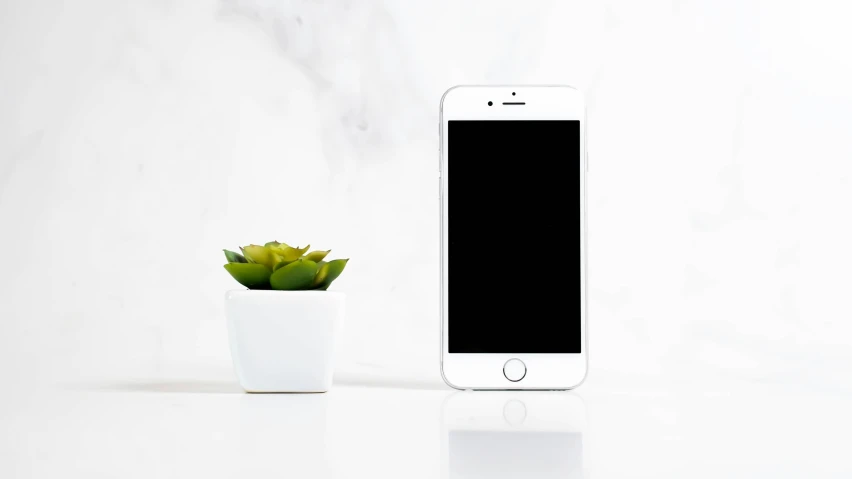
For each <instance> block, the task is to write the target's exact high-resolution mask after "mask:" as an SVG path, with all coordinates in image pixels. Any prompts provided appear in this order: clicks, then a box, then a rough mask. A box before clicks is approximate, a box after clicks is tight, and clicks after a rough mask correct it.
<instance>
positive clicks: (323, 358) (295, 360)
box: [225, 290, 346, 393]
mask: <svg viewBox="0 0 852 479" xmlns="http://www.w3.org/2000/svg"><path fill="white" fill-rule="evenodd" d="M345 302H346V295H345V294H343V293H336V292H329V291H255V290H239V291H228V292H227V293H226V294H225V316H226V318H227V321H228V336H229V338H230V343H231V359H232V360H233V362H234V370H235V371H236V373H237V378H238V379H239V381H240V385H241V386H242V387H243V389H245V390H246V391H247V392H253V393H277V392H281V393H283V392H326V391H328V389H329V388H330V387H331V379H332V374H333V372H334V361H333V359H334V344H335V340H336V337H337V335H338V333H339V332H340V330H341V328H342V326H343V315H344V307H345Z"/></svg>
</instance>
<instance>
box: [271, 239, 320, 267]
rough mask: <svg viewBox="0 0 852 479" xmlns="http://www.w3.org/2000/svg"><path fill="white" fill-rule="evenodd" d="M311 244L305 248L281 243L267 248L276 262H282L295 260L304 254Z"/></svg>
mask: <svg viewBox="0 0 852 479" xmlns="http://www.w3.org/2000/svg"><path fill="white" fill-rule="evenodd" d="M310 247H311V245H307V246H305V247H304V248H293V247H292V246H287V245H286V244H284V243H280V244H278V245H273V246H267V247H266V249H267V250H268V251H269V252H270V253H271V254H273V255H275V256H274V258H275V260H276V261H275V262H276V263H280V262H282V261H287V262H293V261H296V260H297V259H299V258H301V257H302V255H303V254H305V252H306V251H308V249H310Z"/></svg>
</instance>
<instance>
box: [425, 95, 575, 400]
mask: <svg viewBox="0 0 852 479" xmlns="http://www.w3.org/2000/svg"><path fill="white" fill-rule="evenodd" d="M585 118H586V115H585V106H584V101H583V95H582V94H581V93H580V92H579V91H578V90H577V89H575V88H571V87H567V86H457V87H454V88H450V89H449V90H447V92H446V93H444V97H443V98H442V99H441V123H440V124H441V140H440V173H439V174H440V179H439V195H440V203H441V260H440V263H441V324H442V334H441V336H442V341H441V374H442V376H443V378H444V381H445V382H446V383H447V384H448V385H450V386H451V387H454V388H457V389H571V388H574V387H577V386H578V385H580V384H581V383H582V382H583V380H584V379H585V377H586V372H587V369H588V368H587V364H588V347H587V342H586V240H585V238H586V202H585V194H586V170H587V168H588V162H587V156H586V141H585V138H586V134H585V132H586V119H585ZM450 183H452V188H450V186H451V185H450ZM451 189H452V190H453V194H452V201H450V190H451ZM574 208H577V209H574ZM572 210H573V211H574V212H573V213H572V212H571V211H572ZM578 212H579V213H578ZM574 235H578V236H574ZM578 237H579V240H578ZM578 246H579V247H578ZM574 248H577V249H574ZM574 255H577V256H574ZM578 270H579V271H578ZM578 273H579V281H577V278H578V277H577V276H574V275H576V274H578ZM571 278H574V279H573V280H572V279H571ZM571 298H574V299H571Z"/></svg>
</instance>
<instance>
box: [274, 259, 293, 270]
mask: <svg viewBox="0 0 852 479" xmlns="http://www.w3.org/2000/svg"><path fill="white" fill-rule="evenodd" d="M290 263H292V261H279V262H277V263H275V266H273V267H272V271H273V272H275V271H278V270H279V269H281V268H283V267H285V266H287V265H288V264H290Z"/></svg>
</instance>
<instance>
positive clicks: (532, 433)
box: [441, 391, 586, 479]
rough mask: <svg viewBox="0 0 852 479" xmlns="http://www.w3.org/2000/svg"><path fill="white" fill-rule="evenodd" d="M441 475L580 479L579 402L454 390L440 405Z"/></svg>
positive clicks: (582, 418)
mask: <svg viewBox="0 0 852 479" xmlns="http://www.w3.org/2000/svg"><path fill="white" fill-rule="evenodd" d="M441 412H442V422H443V432H442V462H443V468H444V477H447V478H449V479H461V478H466V479H467V478H496V479H499V478H509V477H511V478H526V477H535V478H543V479H546V478H551V477H554V478H555V477H559V478H562V479H573V478H582V477H584V473H583V450H584V444H583V432H584V430H585V424H586V413H585V408H584V405H583V402H582V400H581V399H580V398H579V397H578V396H575V395H573V394H571V393H565V392H520V393H518V392H502V391H501V392H485V391H483V392H468V391H464V392H458V393H455V394H453V395H452V396H450V397H448V398H447V400H446V401H445V402H444V404H443V406H442V411H441Z"/></svg>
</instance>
